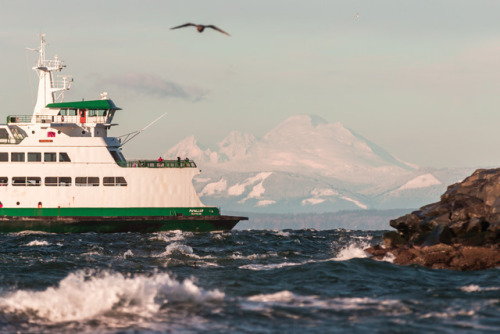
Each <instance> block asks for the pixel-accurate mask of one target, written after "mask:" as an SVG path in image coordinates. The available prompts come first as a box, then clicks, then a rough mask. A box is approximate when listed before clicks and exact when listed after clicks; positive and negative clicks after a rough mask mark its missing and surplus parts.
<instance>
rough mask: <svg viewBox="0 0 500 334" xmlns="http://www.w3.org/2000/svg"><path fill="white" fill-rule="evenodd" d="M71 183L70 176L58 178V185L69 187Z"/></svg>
mask: <svg viewBox="0 0 500 334" xmlns="http://www.w3.org/2000/svg"><path fill="white" fill-rule="evenodd" d="M70 185H71V177H67V176H64V177H60V178H59V186H60V187H69V186H70Z"/></svg>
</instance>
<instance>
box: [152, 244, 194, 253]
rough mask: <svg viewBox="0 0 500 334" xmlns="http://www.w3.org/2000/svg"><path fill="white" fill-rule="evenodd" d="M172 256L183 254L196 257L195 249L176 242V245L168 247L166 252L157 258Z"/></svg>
mask: <svg viewBox="0 0 500 334" xmlns="http://www.w3.org/2000/svg"><path fill="white" fill-rule="evenodd" d="M172 254H181V255H187V256H192V255H194V254H193V248H191V247H190V246H188V245H184V244H181V243H179V242H174V243H171V244H169V245H167V247H165V251H164V252H163V253H161V254H159V255H157V257H163V256H169V255H172Z"/></svg>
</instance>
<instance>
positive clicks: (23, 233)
mask: <svg viewBox="0 0 500 334" xmlns="http://www.w3.org/2000/svg"><path fill="white" fill-rule="evenodd" d="M9 234H10V235H19V236H24V235H32V234H55V233H49V232H42V231H29V230H28V231H21V232H13V233H9Z"/></svg>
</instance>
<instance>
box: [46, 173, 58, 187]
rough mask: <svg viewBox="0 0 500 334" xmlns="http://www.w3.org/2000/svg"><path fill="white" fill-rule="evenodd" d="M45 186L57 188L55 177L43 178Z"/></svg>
mask: <svg viewBox="0 0 500 334" xmlns="http://www.w3.org/2000/svg"><path fill="white" fill-rule="evenodd" d="M45 185H46V186H48V187H55V186H57V177H53V176H47V177H46V178H45Z"/></svg>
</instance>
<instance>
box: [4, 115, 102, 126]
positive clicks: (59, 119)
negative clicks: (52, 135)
mask: <svg viewBox="0 0 500 334" xmlns="http://www.w3.org/2000/svg"><path fill="white" fill-rule="evenodd" d="M34 117H35V123H75V124H78V123H96V124H97V123H103V124H107V123H110V122H111V118H110V117H108V116H86V117H84V118H83V119H82V117H80V116H73V115H72V116H63V115H54V116H50V115H36V116H34ZM32 121H33V115H9V116H7V123H31V122H32Z"/></svg>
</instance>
